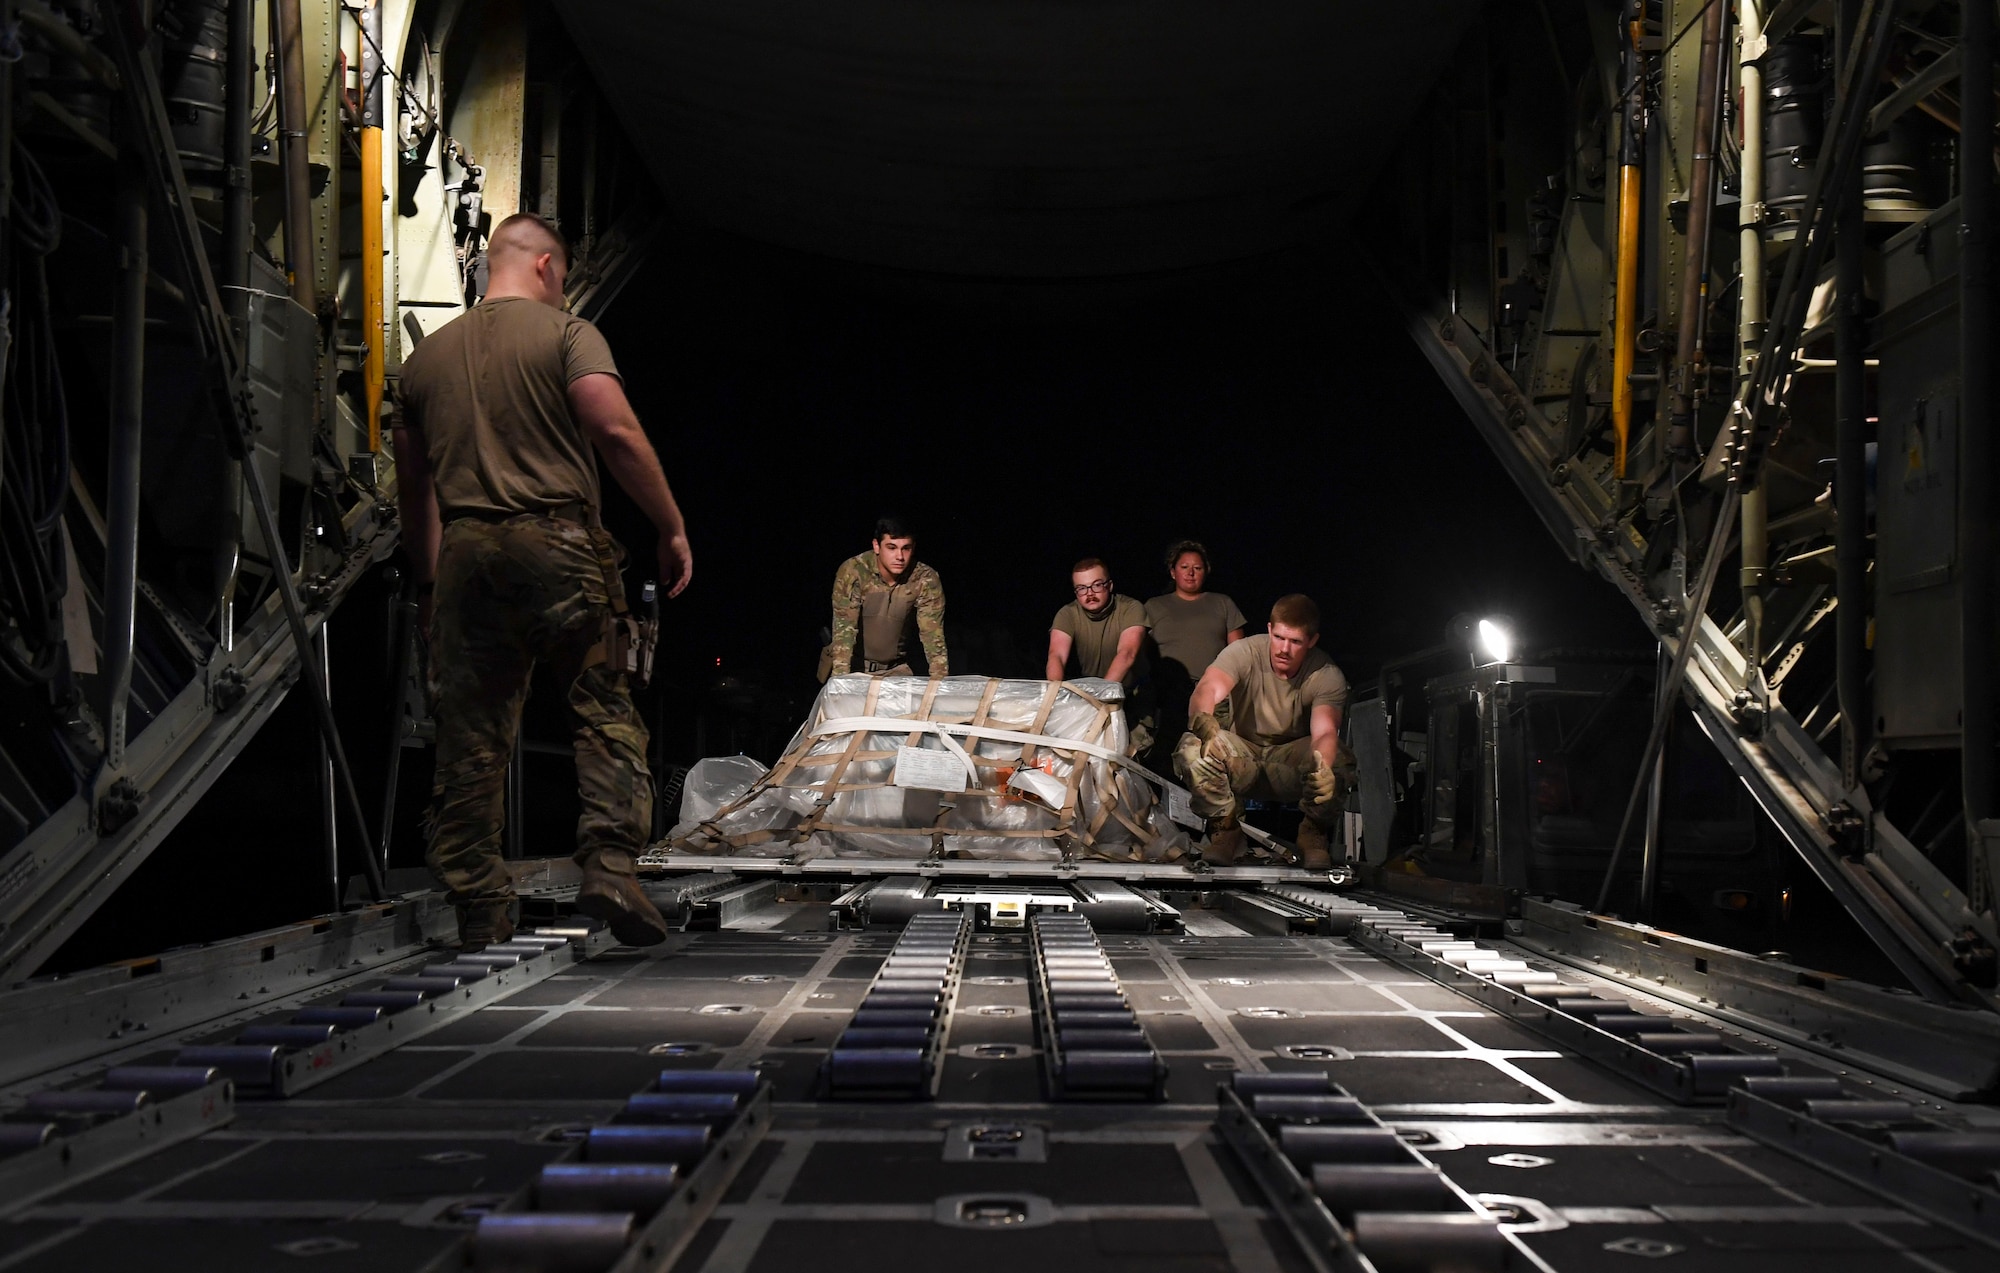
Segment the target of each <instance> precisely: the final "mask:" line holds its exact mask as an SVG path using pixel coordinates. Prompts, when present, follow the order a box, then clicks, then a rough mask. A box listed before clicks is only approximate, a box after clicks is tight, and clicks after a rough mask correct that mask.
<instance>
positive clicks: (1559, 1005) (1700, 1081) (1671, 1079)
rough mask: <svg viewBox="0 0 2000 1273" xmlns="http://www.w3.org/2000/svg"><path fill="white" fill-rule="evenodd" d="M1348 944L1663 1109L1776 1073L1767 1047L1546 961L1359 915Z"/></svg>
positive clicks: (1421, 926)
mask: <svg viewBox="0 0 2000 1273" xmlns="http://www.w3.org/2000/svg"><path fill="white" fill-rule="evenodd" d="M1350 936H1351V939H1352V940H1353V941H1354V943H1355V944H1356V945H1358V946H1360V947H1362V948H1363V949H1365V950H1373V951H1377V952H1380V953H1381V954H1383V955H1385V956H1387V957H1388V958H1390V959H1393V960H1395V961H1396V962H1397V963H1399V964H1402V965H1403V966H1404V967H1406V968H1410V969H1412V970H1413V971H1415V972H1418V973H1420V974H1422V975H1423V976H1426V977H1429V978H1430V979H1431V980H1433V981H1436V982H1438V983H1439V984H1440V985H1444V986H1449V987H1450V988H1451V989H1453V990H1456V991H1458V992H1459V993H1460V994H1463V995H1466V996H1467V997H1469V998H1471V999H1475V1000H1477V1001H1478V1002H1480V1003H1482V1004H1484V1005H1486V1006H1488V1007H1490V1008H1493V1009H1494V1010H1495V1011H1498V1012H1500V1013H1501V1014H1503V1015H1505V1016H1507V1017H1509V1018H1511V1019H1513V1020H1514V1021H1517V1022H1519V1023H1520V1024H1522V1025H1524V1026H1526V1027H1528V1028H1529V1029H1531V1030H1535V1031H1537V1032H1539V1033H1541V1034H1545V1035H1547V1036H1548V1037H1549V1038H1551V1039H1553V1040H1555V1041H1556V1042H1558V1043H1560V1044H1562V1045H1563V1046H1564V1047H1566V1048H1569V1049H1573V1050H1574V1051H1575V1052H1576V1053H1577V1054H1578V1055H1580V1056H1587V1057H1590V1058H1591V1059H1592V1060H1595V1061H1598V1062H1601V1063H1602V1064H1605V1065H1607V1066H1610V1067H1611V1068H1613V1069H1615V1070H1618V1071H1619V1072H1621V1073H1623V1074H1625V1075H1627V1076H1628V1077H1630V1078H1633V1079H1635V1080H1637V1081H1638V1082H1640V1083H1643V1084H1645V1085H1646V1086H1647V1087H1649V1088H1651V1089H1653V1090H1654V1091H1656V1092H1658V1093H1660V1094H1661V1095H1662V1096H1665V1097H1667V1098H1668V1099H1670V1100H1674V1101H1679V1102H1684V1103H1688V1104H1697V1103H1711V1104H1712V1103H1720V1102H1721V1101H1722V1100H1723V1099H1724V1098H1725V1097H1726V1096H1727V1095H1728V1092H1729V1090H1730V1088H1731V1087H1732V1086H1733V1085H1735V1083H1736V1082H1737V1081H1738V1080H1740V1079H1744V1078H1748V1077H1752V1076H1762V1077H1775V1076H1779V1075H1782V1074H1783V1073H1784V1072H1785V1067H1784V1064H1783V1063H1782V1062H1781V1061H1780V1059H1779V1057H1778V1056H1777V1054H1776V1053H1775V1051H1773V1050H1772V1049H1771V1048H1770V1047H1769V1045H1766V1044H1762V1043H1759V1042H1756V1041H1753V1040H1750V1039H1747V1038H1745V1037H1743V1036H1742V1035H1740V1034H1737V1033H1736V1032H1735V1031H1729V1032H1727V1033H1724V1032H1722V1031H1720V1030H1718V1029H1717V1028H1716V1027H1713V1026H1711V1025H1709V1024H1707V1023H1705V1022H1701V1021H1699V1020H1697V1019H1695V1018H1693V1017H1689V1016H1686V1015H1683V1014H1679V1013H1669V1012H1663V1011H1660V1010H1659V1009H1657V1008H1654V1007H1652V1006H1650V1005H1644V1006H1642V1005H1640V1004H1638V1003H1637V1002H1635V1001H1633V1000H1631V999H1628V998H1626V997H1624V996H1622V995H1618V994H1616V993H1612V992H1607V991H1605V990H1604V989H1603V988H1602V987H1599V986H1592V985H1587V984H1584V983H1582V982H1580V981H1577V980H1574V979H1569V978H1565V977H1564V975H1563V974H1562V973H1561V972H1560V971H1558V970H1557V969H1555V968H1553V967H1549V966H1547V962H1546V961H1543V960H1536V961H1535V962H1534V963H1530V962H1529V961H1528V960H1526V959H1519V958H1515V957H1513V956H1510V955H1508V954H1506V953H1504V952H1501V951H1498V950H1495V949H1493V948H1492V947H1491V946H1490V945H1483V944H1481V943H1479V942H1476V941H1468V940H1464V939H1461V938H1458V937H1454V936H1453V935H1452V934H1451V933H1449V932H1446V931H1444V930H1443V929H1441V928H1438V927H1436V926H1434V925H1431V924H1426V923H1423V922H1421V921H1418V920H1412V919H1409V918H1406V917H1404V916H1400V915H1390V914H1385V915H1376V916H1368V917H1364V918H1361V919H1358V920H1356V921H1355V924H1354V926H1353V928H1352V930H1351V933H1350Z"/></svg>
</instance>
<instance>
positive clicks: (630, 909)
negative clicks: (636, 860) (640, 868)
mask: <svg viewBox="0 0 2000 1273" xmlns="http://www.w3.org/2000/svg"><path fill="white" fill-rule="evenodd" d="M621 867H622V868H624V869H622V870H621V869H619V868H621ZM576 908H577V909H578V910H580V911H582V912H583V913H584V914H586V915H588V916H590V917H591V918H592V919H601V920H603V921H604V922H605V923H606V924H607V925H609V926H610V928H611V935H612V936H613V937H616V938H617V939H618V940H619V942H620V943H621V944H622V945H626V946H657V945H659V944H660V943H661V942H663V941H665V940H666V939H667V921H666V919H665V917H664V916H662V915H661V914H660V911H659V908H658V907H656V906H654V905H653V903H652V901H651V899H649V898H648V897H647V896H646V891H645V890H644V889H642V888H640V887H639V877H638V876H637V874H635V872H634V867H633V861H632V855H631V854H630V853H627V852H624V851H623V850H617V849H606V850H603V851H601V852H598V853H596V854H593V855H592V856H591V858H590V859H589V860H588V861H587V862H585V863H584V867H583V883H581V884H579V885H578V886H577V889H576Z"/></svg>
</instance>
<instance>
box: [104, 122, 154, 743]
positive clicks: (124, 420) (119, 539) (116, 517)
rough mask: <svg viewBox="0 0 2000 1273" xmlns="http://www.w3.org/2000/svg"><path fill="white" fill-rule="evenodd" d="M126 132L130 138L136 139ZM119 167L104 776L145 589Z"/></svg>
mask: <svg viewBox="0 0 2000 1273" xmlns="http://www.w3.org/2000/svg"><path fill="white" fill-rule="evenodd" d="M137 132H138V129H137V128H128V129H127V130H126V133H127V135H131V134H134V133H137ZM143 144H144V143H143V142H140V143H137V144H128V146H127V150H128V155H127V158H126V161H125V162H124V163H121V164H120V165H119V167H118V229H117V235H116V238H115V239H114V246H113V248H112V251H113V252H114V253H115V254H116V257H117V259H116V261H115V262H114V265H115V268H116V270H117V275H116V277H117V290H116V291H115V292H114V293H113V294H112V298H111V391H110V399H111V421H110V430H111V434H110V474H109V476H108V478H107V479H106V483H105V515H106V516H105V520H106V522H107V524H108V532H107V534H106V535H105V545H104V557H105V561H104V672H105V675H104V683H105V686H106V691H107V693H108V694H109V695H110V699H109V702H108V703H107V704H106V708H107V710H106V716H107V718H108V721H109V729H108V731H107V732H108V734H109V738H108V740H107V742H106V747H105V756H104V776H105V778H106V779H107V780H108V779H110V778H112V777H115V776H116V775H117V773H118V771H119V770H120V769H121V768H123V767H124V764H125V721H126V709H127V706H128V700H129V699H130V697H131V693H132V641H133V623H134V610H135V607H136V605H137V601H138V586H139V445H140V434H141V431H142V425H143V423H144V416H145V409H146V272H147V262H146V213H147V209H146V203H147V191H146V175H145V173H144V172H143V171H142V170H141V169H140V168H139V166H138V164H137V163H136V162H134V161H133V159H132V158H131V156H130V154H129V152H130V151H132V150H136V149H139V148H141V147H142V146H143Z"/></svg>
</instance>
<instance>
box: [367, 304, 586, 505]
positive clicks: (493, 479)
mask: <svg viewBox="0 0 2000 1273" xmlns="http://www.w3.org/2000/svg"><path fill="white" fill-rule="evenodd" d="M595 372H605V373H607V374H609V375H614V376H615V375H617V374H618V365H617V364H616V363H614V362H613V361H612V359H611V347H610V346H609V345H606V344H605V343H604V337H603V336H601V335H599V334H598V331H597V328H595V327H593V326H591V325H590V323H588V322H587V321H585V320H584V319H581V318H578V317H576V316H575V315H574V314H565V313H564V312H562V311H561V310H559V309H556V308H554V307H552V306H549V305H544V304H542V303H541V302H540V301H532V300H527V299H525V298H523V297H517V296H509V297H504V298H501V299H499V300H491V301H487V302H485V303H484V304H481V305H479V306H477V307H475V308H474V309H472V310H469V311H467V312H466V313H464V314H461V315H460V316H458V317H457V318H454V319H452V320H451V321H450V322H448V323H446V324H445V325H444V326H442V327H440V328H438V329H437V330H436V331H434V332H432V333H431V334H430V335H429V336H427V337H425V338H424V340H423V342H422V343H421V344H419V345H418V346H417V347H416V348H415V349H413V350H411V351H410V355H409V357H407V358H405V359H404V360H403V383H402V397H403V407H404V410H405V411H406V412H407V413H408V417H409V421H410V423H411V424H412V425H414V426H415V427H416V429H417V433H418V436H420V437H422V438H423V440H424V449H425V451H426V452H427V453H428V454H429V456H430V461H431V472H432V475H433V477H434V478H435V481H436V484H437V497H438V511H439V512H440V513H441V514H442V516H443V517H444V519H445V520H446V521H450V520H451V519H452V518H453V517H457V516H463V515H465V514H500V515H503V516H505V515H509V514H514V513H543V512H550V511H553V510H556V509H560V508H562V507H564V506H565V505H574V504H588V505H589V506H590V507H592V508H596V507H598V485H597V459H596V457H595V456H594V455H593V454H592V452H591V449H590V439H589V438H587V437H585V436H584V434H583V430H582V428H581V427H579V426H578V424H577V422H576V418H575V417H574V416H573V415H571V414H570V409H569V386H570V382H571V381H573V380H575V379H577V378H578V377H579V376H587V375H591V374H592V373H595Z"/></svg>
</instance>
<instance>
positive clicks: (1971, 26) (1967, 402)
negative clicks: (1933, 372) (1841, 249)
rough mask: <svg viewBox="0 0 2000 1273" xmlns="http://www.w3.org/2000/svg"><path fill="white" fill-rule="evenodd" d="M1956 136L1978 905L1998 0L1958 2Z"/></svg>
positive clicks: (1995, 615)
mask: <svg viewBox="0 0 2000 1273" xmlns="http://www.w3.org/2000/svg"><path fill="white" fill-rule="evenodd" d="M1959 15H1960V20H1961V22H1962V23H1963V26H1962V27H1961V28H1960V31H1959V39H1958V47H1959V55H1960V56H1959V60H1960V62H1961V63H1962V67H1961V72H1960V75H1961V78H1960V81H1959V112H1960V113H1959V134H1958V182H1959V188H1958V214H1959V225H1958V342H1959V344H1958V361H1959V419H1961V420H1963V421H1964V422H1965V427H1963V428H1961V429H1960V430H1959V431H1958V434H1959V447H1960V450H1959V465H1958V545H1959V547H1958V551H1959V571H1960V581H1959V587H1958V595H1959V604H1960V611H1959V642H1960V646H1959V648H1960V652H1961V657H1962V659H1963V660H1964V663H1963V673H1962V674H1963V677H1964V680H1963V686H1964V690H1963V692H1964V695H1965V697H1964V708H1963V718H1964V726H1963V728H1964V749H1963V752H1962V778H1963V783H1964V790H1965V828H1966V846H1967V857H1968V861H1967V863H1966V877H1965V878H1966V883H1967V886H1968V888H1967V891H1968V892H1969V893H1971V895H1972V899H1973V906H1974V908H1975V909H1978V910H1993V909H2000V908H1996V905H1995V899H1996V896H2000V878H1996V877H2000V860H1996V859H2000V852H1996V851H1995V847H1994V842H1993V840H1992V838H1991V835H1990V831H1991V828H1982V825H1981V824H1982V823H1987V822H1990V821H1991V820H1992V819H1993V818H1994V816H1995V813H1996V812H2000V810H1996V808H1995V805H1994V796H1995V790H1994V788H1995V781H1994V773H1995V767H1996V762H1995V756H1994V743H1995V725H1994V719H1993V718H1994V713H1995V710H1996V707H2000V693H1996V685H1995V677H1994V666H1993V665H1994V661H1995V650H1996V644H1995V642H1996V637H2000V625H1997V624H1996V619H2000V605H1997V604H1996V601H1995V598H1994V596H1993V589H1994V583H1995V579H1994V567H1995V563H1996V561H2000V544H1996V543H1995V531H1996V527H2000V517H1996V513H2000V507H1996V503H1995V496H1994V491H1993V483H1994V480H1995V473H1994V458H1995V456H1996V454H2000V448H1996V447H1995V446H1994V445H1993V5H1992V4H1991V3H1990V0H1965V2H1964V3H1962V4H1961V5H1960V6H1959Z"/></svg>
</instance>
